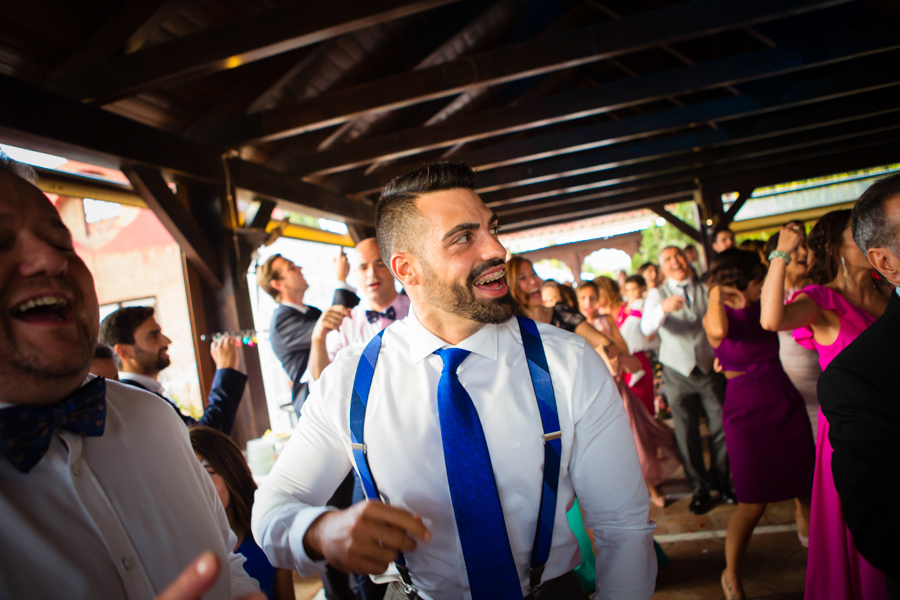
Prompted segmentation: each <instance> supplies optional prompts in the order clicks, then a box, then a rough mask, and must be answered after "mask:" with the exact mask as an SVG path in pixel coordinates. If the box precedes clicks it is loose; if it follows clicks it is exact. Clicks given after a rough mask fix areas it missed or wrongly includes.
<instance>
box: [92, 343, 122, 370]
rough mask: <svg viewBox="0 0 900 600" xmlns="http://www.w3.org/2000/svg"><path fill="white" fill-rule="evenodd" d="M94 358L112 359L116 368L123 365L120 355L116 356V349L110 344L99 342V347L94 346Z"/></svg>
mask: <svg viewBox="0 0 900 600" xmlns="http://www.w3.org/2000/svg"><path fill="white" fill-rule="evenodd" d="M94 360H111V361H113V362H114V363H115V365H116V368H120V367H121V366H122V364H121V361H120V360H119V357H118V356H116V351H115V350H113V349H112V348H111V347H110V346H107V345H106V344H102V343H101V344H97V347H96V348H94Z"/></svg>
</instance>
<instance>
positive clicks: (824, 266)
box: [761, 210, 887, 600]
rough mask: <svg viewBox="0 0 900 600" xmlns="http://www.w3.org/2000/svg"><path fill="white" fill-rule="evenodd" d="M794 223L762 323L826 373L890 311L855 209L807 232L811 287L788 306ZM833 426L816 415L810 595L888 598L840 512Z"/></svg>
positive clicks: (768, 288)
mask: <svg viewBox="0 0 900 600" xmlns="http://www.w3.org/2000/svg"><path fill="white" fill-rule="evenodd" d="M799 229H800V228H799V227H798V226H797V225H796V224H788V225H787V226H786V227H784V228H783V229H782V230H781V232H780V234H779V240H778V245H777V247H776V249H775V250H774V251H773V252H772V253H771V254H770V255H769V260H770V267H769V273H768V275H766V282H765V285H764V286H763V294H762V315H761V323H762V326H763V327H764V328H766V329H768V330H769V331H781V330H793V331H794V339H796V340H797V342H798V343H799V344H800V345H801V346H803V347H805V348H809V349H811V350H816V351H817V352H818V354H819V365H820V366H821V367H822V369H823V370H824V369H825V367H827V366H828V363H830V362H831V360H832V359H833V358H834V357H835V356H837V355H838V354H839V353H840V352H841V350H843V349H844V348H846V347H847V345H848V344H850V342H852V341H853V340H855V339H856V337H857V336H858V335H859V334H860V333H861V332H862V331H863V330H864V329H866V328H867V327H868V326H869V325H871V324H872V323H874V322H875V319H877V318H878V317H879V316H881V314H882V313H883V312H884V310H885V308H886V307H887V300H886V299H885V298H884V296H882V295H881V293H880V292H879V291H878V289H877V288H876V287H875V284H874V282H873V281H872V275H871V268H872V267H871V265H870V264H869V261H868V259H867V258H866V257H865V255H864V254H863V253H862V252H860V250H859V247H857V245H856V243H855V242H854V241H853V234H852V232H851V230H850V210H836V211H832V212H830V213H827V214H826V215H824V216H823V217H822V218H821V219H819V222H818V223H816V226H815V227H813V230H812V231H811V232H810V234H809V238H808V240H807V244H808V246H809V251H810V253H811V254H812V260H811V261H810V265H809V274H810V277H811V278H812V280H813V284H812V285H809V286H807V287H805V288H803V289H802V290H800V291H799V292H796V293H795V294H794V296H793V298H792V299H791V302H790V303H789V304H787V305H785V304H784V280H785V272H786V270H787V266H788V265H789V264H790V263H791V262H792V259H791V253H793V252H794V251H795V250H796V249H797V247H798V246H799V245H800V243H801V242H802V240H803V236H802V234H801V232H800V231H799ZM831 453H832V449H831V443H830V442H829V440H828V421H827V420H826V419H825V417H824V416H823V415H822V411H821V410H820V411H819V431H818V435H817V438H816V472H815V477H814V479H813V493H812V514H811V520H810V527H809V534H810V540H809V558H808V561H807V568H806V597H807V598H815V599H816V600H843V599H844V598H856V599H861V600H881V599H884V598H887V592H886V589H885V581H884V574H883V573H881V572H880V571H878V570H876V569H875V568H874V567H872V566H871V565H870V564H869V563H868V562H867V561H866V560H865V559H864V558H863V557H862V555H860V554H859V552H858V551H857V550H856V546H855V545H854V544H853V538H852V537H851V535H850V532H849V531H848V530H847V526H846V524H845V523H844V518H843V514H842V512H841V504H840V498H839V497H838V494H837V491H836V490H835V487H834V479H833V476H832V474H831Z"/></svg>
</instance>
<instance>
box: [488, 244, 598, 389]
mask: <svg viewBox="0 0 900 600" xmlns="http://www.w3.org/2000/svg"><path fill="white" fill-rule="evenodd" d="M506 281H507V285H508V287H509V291H510V294H511V295H512V298H513V300H514V301H515V303H516V313H517V314H520V315H522V316H523V317H528V318H529V319H532V320H533V321H537V322H539V323H548V324H550V325H553V326H555V327H559V328H561V329H565V330H566V331H570V332H572V333H575V334H578V335H580V336H581V337H583V338H584V339H585V341H587V343H588V344H590V346H591V347H592V348H594V349H595V350H596V351H597V352H598V353H599V354H600V356H601V357H602V358H603V360H604V361H605V362H607V366H610V365H609V362H608V360H607V357H606V351H605V350H604V348H606V346H608V345H609V344H610V343H611V339H610V338H609V337H607V336H606V335H605V334H603V333H601V332H599V331H597V329H595V328H594V326H593V325H591V324H590V323H589V322H588V320H587V319H586V318H585V317H584V315H582V314H581V313H579V312H578V311H577V310H575V309H574V308H572V307H570V306H569V305H568V304H566V303H565V302H557V303H556V305H554V306H553V307H552V308H550V307H548V306H544V303H543V299H542V298H541V284H542V283H543V282H542V281H541V278H540V277H538V276H537V273H535V272H534V266H533V265H532V264H531V261H529V260H528V259H525V258H522V257H520V256H513V257H512V258H511V259H509V261H508V262H507V263H506ZM610 372H612V367H610Z"/></svg>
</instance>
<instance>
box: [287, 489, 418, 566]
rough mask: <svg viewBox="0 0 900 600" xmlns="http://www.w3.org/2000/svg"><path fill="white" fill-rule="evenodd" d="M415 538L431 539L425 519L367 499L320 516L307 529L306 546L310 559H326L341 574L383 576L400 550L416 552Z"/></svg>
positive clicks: (304, 541)
mask: <svg viewBox="0 0 900 600" xmlns="http://www.w3.org/2000/svg"><path fill="white" fill-rule="evenodd" d="M415 538H418V539H420V540H422V541H425V542H428V541H430V540H431V532H430V531H429V530H428V528H427V527H425V523H424V522H423V521H422V517H420V516H418V515H414V514H412V513H411V512H409V511H408V510H404V509H402V508H397V507H394V506H388V505H387V504H382V503H381V502H370V501H367V500H366V501H363V502H359V503H357V504H354V505H353V506H351V507H350V508H348V509H346V510H336V511H329V512H327V513H324V514H323V515H321V516H320V517H319V518H318V519H316V520H315V521H313V523H312V525H310V526H309V529H307V530H306V535H305V536H304V538H303V545H304V547H305V549H306V553H307V555H309V556H310V558H324V559H325V560H327V561H328V562H329V563H330V564H331V565H332V566H334V567H336V568H338V569H340V570H342V571H347V572H352V573H369V574H372V575H380V574H382V573H384V572H385V571H386V570H387V568H388V565H390V564H391V563H392V562H393V561H394V560H396V559H397V553H398V552H399V551H404V552H411V551H412V550H415V549H416V540H415Z"/></svg>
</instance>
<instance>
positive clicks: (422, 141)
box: [289, 23, 900, 192]
mask: <svg viewBox="0 0 900 600" xmlns="http://www.w3.org/2000/svg"><path fill="white" fill-rule="evenodd" d="M888 25H889V24H886V23H879V24H877V25H874V26H870V27H865V28H861V29H859V30H858V31H854V32H851V33H850V34H848V36H846V38H845V39H844V40H842V41H841V43H838V44H837V45H836V47H835V48H834V50H833V51H832V52H830V53H828V54H827V55H826V56H820V55H816V56H804V55H802V54H801V53H799V52H796V51H793V50H790V49H787V48H776V49H766V50H762V51H757V52H751V53H747V54H742V55H737V56H732V57H728V58H724V59H717V60H712V61H708V62H704V63H698V64H694V65H690V66H685V67H678V68H675V69H670V70H667V71H661V72H658V73H653V74H649V75H645V76H642V77H638V78H634V79H628V80H623V81H617V82H612V83H607V84H603V85H600V86H596V87H593V88H586V89H582V90H576V91H570V92H566V93H564V94H560V95H558V96H554V97H550V98H544V99H540V100H534V101H531V102H528V103H523V104H521V105H518V106H514V107H504V108H498V109H493V110H489V111H484V112H481V113H476V114H473V115H468V116H465V117H461V118H458V119H455V120H453V121H451V122H448V123H444V124H439V125H435V126H432V127H427V128H419V129H411V130H407V131H399V132H394V133H391V134H389V135H384V136H380V137H378V138H372V139H369V140H365V141H364V142H358V143H356V144H352V145H349V146H347V147H345V148H338V149H334V150H331V151H328V152H322V153H318V154H312V155H309V156H306V157H300V158H298V159H296V160H295V161H294V162H293V163H292V164H291V165H289V170H290V172H291V173H294V174H298V175H303V174H311V173H316V174H327V173H334V172H338V171H341V170H346V169H350V168H353V167H357V166H361V165H365V164H368V163H370V162H372V161H374V160H384V159H396V158H402V157H405V156H412V155H415V154H419V153H422V152H425V151H428V150H433V149H436V148H442V147H445V146H449V145H453V144H458V143H460V142H465V141H472V140H477V139H484V138H490V137H494V136H497V135H501V134H505V133H510V132H514V131H522V130H526V129H534V128H537V127H543V126H546V125H549V124H553V123H560V122H564V121H571V120H575V119H582V118H585V117H589V116H592V115H597V114H601V113H606V112H609V111H612V110H616V109H620V108H623V107H627V106H635V105H639V104H644V103H647V102H650V101H653V100H658V99H660V98H667V97H670V96H672V95H675V94H683V93H688V92H696V91H699V90H705V89H710V88H715V87H723V86H727V85H731V84H736V83H741V82H747V81H753V80H758V79H761V78H767V77H772V76H776V75H782V74H786V73H790V72H795V71H799V70H803V69H810V68H814V67H821V66H824V65H827V64H834V63H837V62H842V61H846V60H852V59H854V58H859V57H861V56H866V55H871V54H876V53H881V52H888V51H890V50H894V49H896V48H898V47H900V42H898V40H897V37H896V36H895V35H894V33H893V32H894V31H896V27H897V26H900V23H893V27H889V26H888ZM772 100H774V99H763V100H761V101H755V100H753V99H751V98H748V97H746V96H736V97H731V98H724V99H721V100H718V101H710V102H708V103H705V104H704V105H702V106H696V107H695V106H690V105H688V106H685V107H684V108H683V109H677V108H674V109H670V110H668V111H665V112H664V114H659V113H650V114H647V115H640V116H638V117H632V118H630V119H627V120H623V121H620V122H611V123H602V124H597V125H591V126H588V127H585V128H583V129H580V130H577V131H571V130H569V131H563V132H559V133H554V134H546V135H542V136H536V137H534V138H528V139H524V140H517V141H513V142H507V143H505V144H501V145H497V146H493V147H487V148H483V149H480V150H471V151H467V152H462V153H459V154H455V155H454V157H453V158H454V160H459V161H464V162H466V163H467V164H469V165H470V166H472V167H483V168H492V167H499V166H504V165H508V164H515V163H519V162H524V161H528V160H535V159H539V158H542V157H545V156H552V155H558V154H562V153H567V152H575V151H579V150H585V149H589V148H592V147H598V146H602V145H605V144H608V143H611V142H615V141H620V140H623V139H630V138H635V137H639V136H641V135H650V134H654V133H660V132H663V131H670V130H672V129H677V128H679V127H682V128H683V127H687V126H692V125H696V124H700V123H704V122H718V121H721V120H723V119H730V118H736V117H739V116H741V115H744V114H748V113H750V112H753V111H755V110H763V109H766V108H771V107H769V106H767V105H771V104H773V102H772ZM626 121H627V123H626ZM411 164H412V162H410V161H408V162H406V163H399V164H397V165H395V166H393V167H392V168H390V169H387V170H386V171H384V172H375V173H373V174H372V175H369V176H364V177H359V178H357V179H356V180H351V181H349V182H347V183H345V184H343V185H341V186H340V189H341V190H342V191H345V192H360V191H367V190H369V189H372V188H373V187H379V186H380V185H383V184H384V183H386V182H387V181H388V180H389V179H390V178H391V177H393V176H395V175H397V174H399V173H400V172H403V170H404V169H406V168H408V167H409V166H410V165H411Z"/></svg>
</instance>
